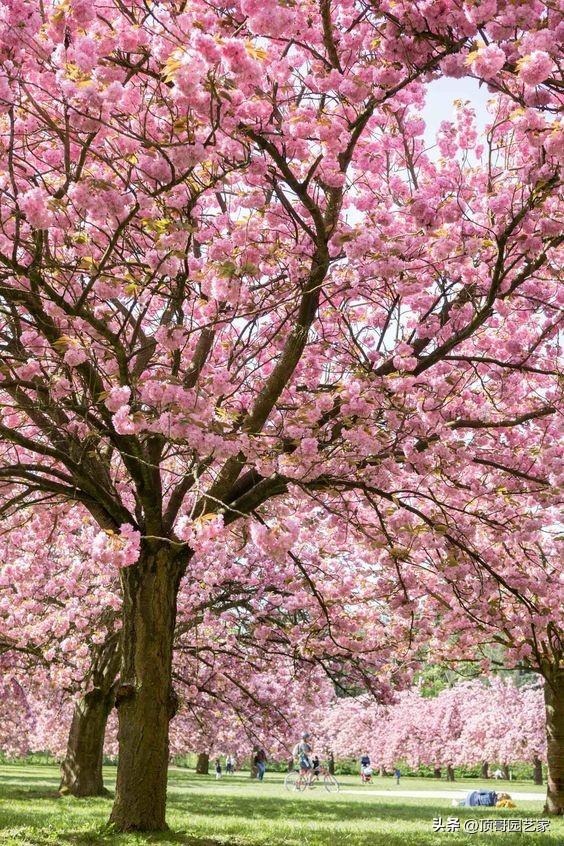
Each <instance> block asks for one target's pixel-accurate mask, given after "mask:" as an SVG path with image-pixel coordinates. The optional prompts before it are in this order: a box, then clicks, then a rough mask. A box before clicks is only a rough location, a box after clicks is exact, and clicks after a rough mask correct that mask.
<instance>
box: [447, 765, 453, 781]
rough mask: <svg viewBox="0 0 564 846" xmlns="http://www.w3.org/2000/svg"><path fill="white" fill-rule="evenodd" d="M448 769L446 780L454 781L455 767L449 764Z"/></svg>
mask: <svg viewBox="0 0 564 846" xmlns="http://www.w3.org/2000/svg"><path fill="white" fill-rule="evenodd" d="M446 771H447V774H446V780H447V781H454V767H453V766H452V765H451V764H448V765H447V768H446Z"/></svg>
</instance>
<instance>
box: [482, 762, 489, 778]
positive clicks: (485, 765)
mask: <svg viewBox="0 0 564 846" xmlns="http://www.w3.org/2000/svg"><path fill="white" fill-rule="evenodd" d="M489 777H490V765H489V764H488V762H487V761H482V778H489Z"/></svg>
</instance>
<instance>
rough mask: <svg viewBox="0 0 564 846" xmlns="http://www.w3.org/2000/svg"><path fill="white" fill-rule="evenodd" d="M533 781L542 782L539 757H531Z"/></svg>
mask: <svg viewBox="0 0 564 846" xmlns="http://www.w3.org/2000/svg"><path fill="white" fill-rule="evenodd" d="M533 782H534V783H535V784H542V761H541V759H540V758H537V757H534V758H533Z"/></svg>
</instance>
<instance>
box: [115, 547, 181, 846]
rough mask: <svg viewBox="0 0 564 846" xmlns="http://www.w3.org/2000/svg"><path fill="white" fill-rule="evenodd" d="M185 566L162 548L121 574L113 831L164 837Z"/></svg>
mask: <svg viewBox="0 0 564 846" xmlns="http://www.w3.org/2000/svg"><path fill="white" fill-rule="evenodd" d="M184 566H185V562H184V565H183V564H182V562H181V561H180V560H179V558H178V556H176V555H175V554H174V553H173V551H172V549H171V548H170V547H168V546H165V545H162V546H157V547H156V548H155V547H154V546H153V547H150V548H148V549H147V548H145V549H143V550H142V553H141V555H140V558H139V561H138V562H137V564H135V565H133V566H131V567H126V568H124V569H123V570H122V572H121V581H122V591H123V628H122V649H121V653H122V658H121V667H120V680H119V685H118V687H117V691H116V706H117V709H118V716H119V734H118V738H119V762H118V772H117V782H116V798H115V802H114V806H113V809H112V813H111V816H110V822H111V823H112V824H113V826H114V829H115V830H116V831H164V830H166V822H165V811H166V787H167V770H168V758H169V742H168V732H169V722H170V720H171V719H172V717H173V716H174V714H175V713H176V710H177V705H178V701H177V698H176V695H175V693H174V690H173V687H172V652H173V638H174V625H175V620H176V597H177V593H178V586H179V583H180V579H181V577H182V574H183V571H184Z"/></svg>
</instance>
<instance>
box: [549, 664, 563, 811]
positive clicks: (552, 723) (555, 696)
mask: <svg viewBox="0 0 564 846" xmlns="http://www.w3.org/2000/svg"><path fill="white" fill-rule="evenodd" d="M544 702H545V707H546V746H547V749H546V758H547V765H548V774H547V779H546V784H547V791H546V804H545V806H544V812H545V814H558V815H560V816H562V815H563V814H564V669H559V670H557V671H556V672H553V673H551V674H550V675H549V676H548V677H547V679H546V681H545V685H544Z"/></svg>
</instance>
